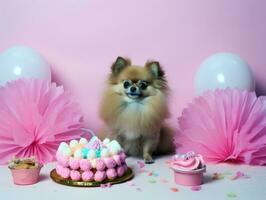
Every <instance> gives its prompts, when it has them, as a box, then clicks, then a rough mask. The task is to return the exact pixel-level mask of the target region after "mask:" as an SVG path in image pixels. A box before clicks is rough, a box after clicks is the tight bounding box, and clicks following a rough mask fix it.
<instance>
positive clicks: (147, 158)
mask: <svg viewBox="0 0 266 200" xmlns="http://www.w3.org/2000/svg"><path fill="white" fill-rule="evenodd" d="M144 161H145V163H146V164H152V163H154V160H153V159H152V157H151V156H150V155H144Z"/></svg>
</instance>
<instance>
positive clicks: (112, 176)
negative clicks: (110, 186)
mask: <svg viewBox="0 0 266 200" xmlns="http://www.w3.org/2000/svg"><path fill="white" fill-rule="evenodd" d="M106 175H107V177H108V179H111V180H112V179H115V178H116V177H117V172H116V170H115V169H114V168H111V169H107V171H106Z"/></svg>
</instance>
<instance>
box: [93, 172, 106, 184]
mask: <svg viewBox="0 0 266 200" xmlns="http://www.w3.org/2000/svg"><path fill="white" fill-rule="evenodd" d="M104 179H106V172H105V171H96V172H95V174H94V180H95V181H97V182H101V181H103V180H104Z"/></svg>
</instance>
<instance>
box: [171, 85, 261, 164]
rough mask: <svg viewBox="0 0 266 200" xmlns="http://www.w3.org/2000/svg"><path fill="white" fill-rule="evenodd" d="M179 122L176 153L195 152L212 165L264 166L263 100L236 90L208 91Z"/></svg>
mask: <svg viewBox="0 0 266 200" xmlns="http://www.w3.org/2000/svg"><path fill="white" fill-rule="evenodd" d="M178 121H179V127H180V131H178V133H177V134H176V136H175V144H176V147H177V151H178V152H179V153H185V152H187V151H195V152H197V153H199V154H201V155H203V157H204V159H205V160H206V161H207V162H212V163H217V162H224V161H230V162H236V163H245V164H252V165H265V164H266V148H265V147H266V123H265V121H266V97H256V94H255V93H254V92H248V91H240V90H236V89H225V90H215V91H209V92H206V93H204V94H203V95H202V96H199V97H197V98H195V99H194V100H193V102H192V103H191V104H189V105H188V107H187V108H185V109H184V110H183V112H182V115H181V117H180V118H179V119H178Z"/></svg>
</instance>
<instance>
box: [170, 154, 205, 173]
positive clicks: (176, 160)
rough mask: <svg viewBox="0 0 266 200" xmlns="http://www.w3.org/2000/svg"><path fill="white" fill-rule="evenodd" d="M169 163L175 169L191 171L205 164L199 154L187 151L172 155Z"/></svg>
mask: <svg viewBox="0 0 266 200" xmlns="http://www.w3.org/2000/svg"><path fill="white" fill-rule="evenodd" d="M170 165H171V167H172V168H173V169H176V170H180V171H193V170H196V169H200V168H201V167H203V166H204V165H205V164H204V161H203V158H202V156H201V155H199V154H195V153H194V152H188V153H186V154H177V155H175V156H173V158H172V160H171V161H170Z"/></svg>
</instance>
